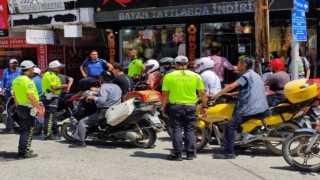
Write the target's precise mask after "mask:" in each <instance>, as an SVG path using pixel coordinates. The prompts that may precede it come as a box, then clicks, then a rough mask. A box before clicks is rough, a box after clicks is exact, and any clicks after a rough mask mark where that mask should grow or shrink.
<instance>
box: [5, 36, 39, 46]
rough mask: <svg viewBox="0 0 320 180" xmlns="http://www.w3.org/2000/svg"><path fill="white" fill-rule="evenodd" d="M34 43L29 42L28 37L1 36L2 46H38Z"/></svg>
mask: <svg viewBox="0 0 320 180" xmlns="http://www.w3.org/2000/svg"><path fill="white" fill-rule="evenodd" d="M36 47H37V46H36V45H34V44H27V40H26V38H1V39H0V48H36Z"/></svg>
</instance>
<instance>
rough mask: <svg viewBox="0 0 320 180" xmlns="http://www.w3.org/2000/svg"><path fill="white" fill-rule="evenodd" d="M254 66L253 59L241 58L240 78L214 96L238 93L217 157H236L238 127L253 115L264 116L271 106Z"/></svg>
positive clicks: (239, 66)
mask: <svg viewBox="0 0 320 180" xmlns="http://www.w3.org/2000/svg"><path fill="white" fill-rule="evenodd" d="M252 66H253V60H252V59H250V58H243V59H239V61H238V65H237V70H238V72H239V73H240V76H239V78H238V79H237V80H236V81H235V82H233V83H231V84H229V85H227V86H226V87H225V88H223V89H222V90H221V91H220V92H218V93H217V94H215V95H213V96H212V98H213V99H217V98H218V97H219V96H221V95H224V94H226V95H238V101H237V103H236V107H235V109H234V112H233V117H232V119H231V121H229V122H228V124H227V127H226V129H225V131H224V137H223V140H222V143H221V153H219V154H215V155H214V158H215V159H234V158H235V154H234V143H235V138H236V134H237V129H238V128H239V127H240V125H241V124H242V123H244V122H245V121H247V120H249V119H251V117H263V116H265V115H266V114H267V113H268V108H269V106H268V102H267V97H266V93H265V87H264V84H263V81H262V79H261V77H260V76H259V75H258V74H257V73H255V72H254V71H253V70H252V69H251V68H252ZM235 88H238V89H239V90H238V91H237V92H234V93H228V92H229V91H231V90H233V89H235Z"/></svg>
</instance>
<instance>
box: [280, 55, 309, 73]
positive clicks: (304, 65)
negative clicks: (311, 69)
mask: <svg viewBox="0 0 320 180" xmlns="http://www.w3.org/2000/svg"><path fill="white" fill-rule="evenodd" d="M301 60H302V64H303V71H304V75H306V74H307V66H306V60H307V58H305V57H301ZM290 64H291V57H289V61H288V64H286V65H285V67H286V68H288V70H287V72H289V66H290Z"/></svg>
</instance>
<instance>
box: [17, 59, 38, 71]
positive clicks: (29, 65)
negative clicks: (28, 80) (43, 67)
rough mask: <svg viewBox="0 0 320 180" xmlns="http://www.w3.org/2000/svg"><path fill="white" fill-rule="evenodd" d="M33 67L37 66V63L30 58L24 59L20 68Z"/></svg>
mask: <svg viewBox="0 0 320 180" xmlns="http://www.w3.org/2000/svg"><path fill="white" fill-rule="evenodd" d="M33 67H36V65H35V64H33V62H32V61H30V60H24V61H22V62H21V64H20V68H21V69H30V68H33Z"/></svg>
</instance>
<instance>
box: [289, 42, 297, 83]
mask: <svg viewBox="0 0 320 180" xmlns="http://www.w3.org/2000/svg"><path fill="white" fill-rule="evenodd" d="M291 48H292V50H291V66H292V67H291V68H292V69H291V71H292V72H291V80H295V79H298V73H299V72H298V64H297V61H298V58H299V42H297V41H295V40H294V39H292V45H291Z"/></svg>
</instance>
